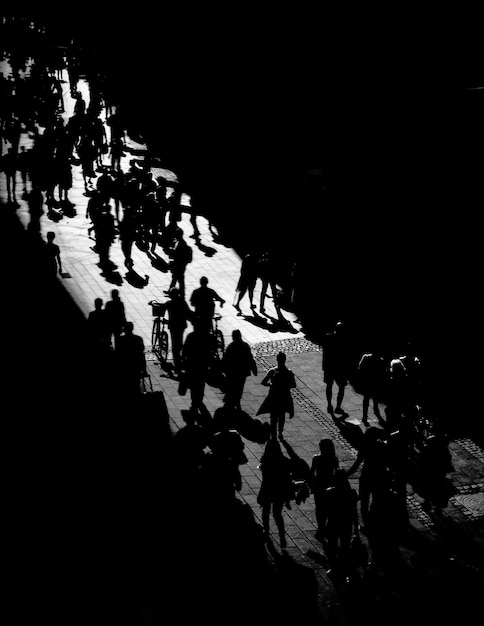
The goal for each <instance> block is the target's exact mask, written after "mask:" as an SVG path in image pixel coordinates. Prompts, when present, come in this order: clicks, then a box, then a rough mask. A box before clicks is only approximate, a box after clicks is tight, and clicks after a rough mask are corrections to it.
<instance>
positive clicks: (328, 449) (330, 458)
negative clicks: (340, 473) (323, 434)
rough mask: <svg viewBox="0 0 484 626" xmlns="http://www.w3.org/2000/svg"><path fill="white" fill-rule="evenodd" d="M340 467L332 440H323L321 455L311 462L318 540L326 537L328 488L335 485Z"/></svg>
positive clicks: (320, 445) (320, 443)
mask: <svg viewBox="0 0 484 626" xmlns="http://www.w3.org/2000/svg"><path fill="white" fill-rule="evenodd" d="M338 467H339V459H338V457H337V455H336V449H335V447H334V442H333V440H332V439H321V441H320V442H319V453H318V454H315V455H314V456H313V459H312V462H311V477H310V486H311V491H312V493H313V497H314V506H315V510H316V522H317V524H318V530H317V532H316V538H317V539H322V538H323V537H325V535H326V522H327V519H328V504H327V499H328V492H327V490H328V488H329V487H330V486H331V485H332V484H333V481H334V476H335V472H336V470H337V469H338Z"/></svg>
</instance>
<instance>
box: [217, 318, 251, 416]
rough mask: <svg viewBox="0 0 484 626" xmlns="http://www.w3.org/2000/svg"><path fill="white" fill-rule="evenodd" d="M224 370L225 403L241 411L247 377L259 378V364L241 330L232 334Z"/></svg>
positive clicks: (224, 358)
mask: <svg viewBox="0 0 484 626" xmlns="http://www.w3.org/2000/svg"><path fill="white" fill-rule="evenodd" d="M222 368H223V371H224V373H225V402H226V404H228V405H231V406H233V407H235V408H237V409H240V408H241V406H240V401H241V399H242V394H243V393H244V386H245V381H246V379H247V376H250V375H251V374H253V375H254V376H257V364H256V362H255V360H254V356H253V354H252V351H251V349H250V346H249V344H248V343H247V342H245V341H244V340H243V339H242V334H241V332H240V330H238V329H236V330H234V331H233V332H232V342H231V343H229V345H228V346H227V348H226V350H225V353H224V356H223V359H222Z"/></svg>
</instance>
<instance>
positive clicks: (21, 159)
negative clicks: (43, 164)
mask: <svg viewBox="0 0 484 626" xmlns="http://www.w3.org/2000/svg"><path fill="white" fill-rule="evenodd" d="M30 157H31V153H30V150H27V149H26V148H25V146H20V151H19V153H18V155H17V170H18V171H19V172H20V176H21V178H22V186H23V196H22V197H23V198H24V199H27V177H28V173H29V170H30Z"/></svg>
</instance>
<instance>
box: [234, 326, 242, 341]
mask: <svg viewBox="0 0 484 626" xmlns="http://www.w3.org/2000/svg"><path fill="white" fill-rule="evenodd" d="M232 339H233V340H234V341H242V333H241V332H240V330H239V329H238V328H236V329H235V330H233V331H232Z"/></svg>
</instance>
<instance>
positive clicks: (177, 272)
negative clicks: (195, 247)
mask: <svg viewBox="0 0 484 626" xmlns="http://www.w3.org/2000/svg"><path fill="white" fill-rule="evenodd" d="M170 256H171V258H172V261H171V263H170V269H171V282H170V286H169V287H168V290H167V291H166V292H165V293H166V294H167V295H169V293H170V291H171V290H172V289H173V287H175V286H176V285H178V287H179V289H180V294H181V297H182V298H185V271H186V268H187V265H188V264H189V263H191V261H192V258H193V251H192V249H191V247H190V246H189V245H188V244H187V242H186V241H185V239H184V238H183V231H182V230H181V229H177V231H176V235H175V245H174V246H173V248H172V251H171V253H170Z"/></svg>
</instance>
